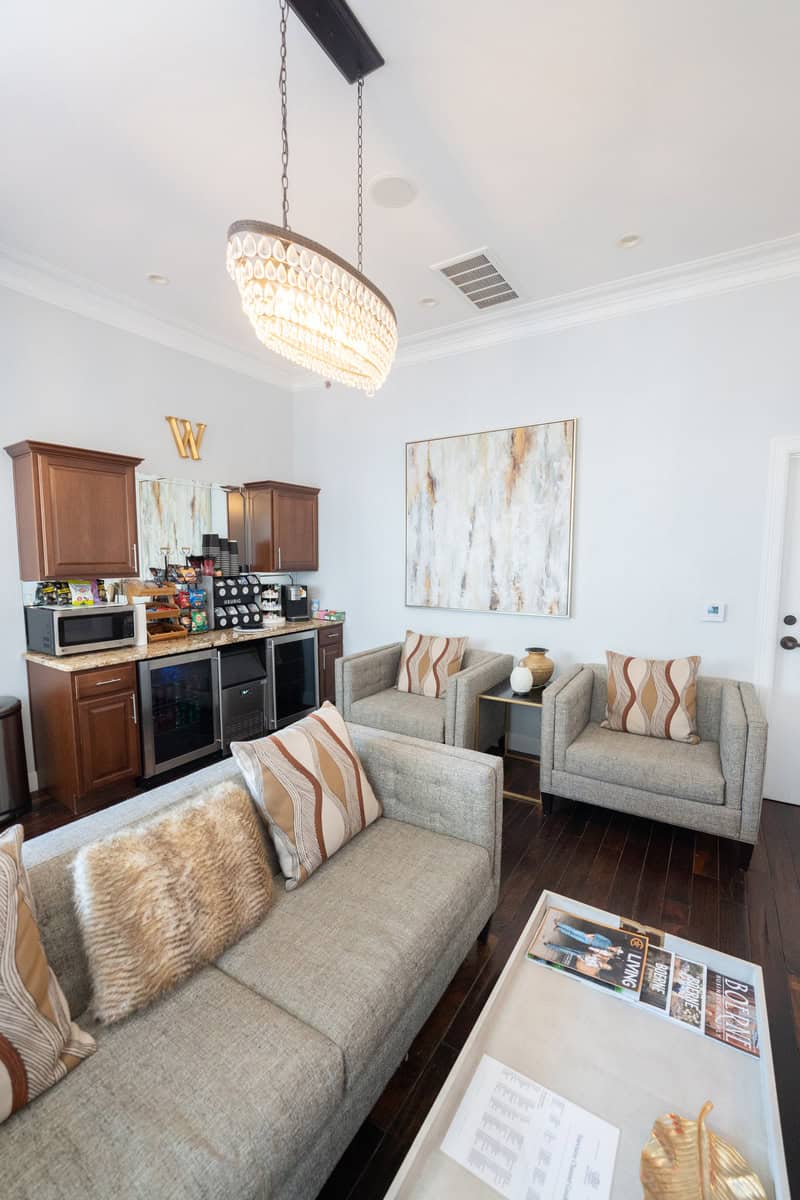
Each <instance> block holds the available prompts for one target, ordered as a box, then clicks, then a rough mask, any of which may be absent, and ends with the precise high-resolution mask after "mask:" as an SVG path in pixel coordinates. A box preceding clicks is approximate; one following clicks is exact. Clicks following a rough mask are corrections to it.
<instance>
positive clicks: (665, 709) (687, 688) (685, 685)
mask: <svg viewBox="0 0 800 1200" xmlns="http://www.w3.org/2000/svg"><path fill="white" fill-rule="evenodd" d="M606 660H607V662H608V704H607V707H606V719H605V721H603V726H604V727H605V728H606V729H615V730H617V731H619V732H621V733H638V734H641V735H643V736H644V737H656V738H668V739H670V740H671V741H673V742H689V743H691V744H692V745H696V744H697V742H699V741H700V738H699V737H698V736H697V672H698V671H699V669H700V659H699V657H698V656H697V655H694V656H692V657H691V658H670V659H666V660H663V661H662V660H660V659H656V658H635V657H633V656H632V655H629V654H617V653H615V652H614V651H613V650H607V651H606Z"/></svg>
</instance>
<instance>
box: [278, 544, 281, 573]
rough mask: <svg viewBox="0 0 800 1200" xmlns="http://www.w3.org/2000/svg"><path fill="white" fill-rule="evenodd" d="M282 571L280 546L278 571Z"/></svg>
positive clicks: (279, 550) (279, 549)
mask: <svg viewBox="0 0 800 1200" xmlns="http://www.w3.org/2000/svg"><path fill="white" fill-rule="evenodd" d="M280 569H281V548H280V546H278V570H279V571H280Z"/></svg>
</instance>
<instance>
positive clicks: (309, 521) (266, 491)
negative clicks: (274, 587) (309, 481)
mask: <svg viewBox="0 0 800 1200" xmlns="http://www.w3.org/2000/svg"><path fill="white" fill-rule="evenodd" d="M318 496H319V488H310V487H302V486H300V485H299V484H293V483H277V482H275V481H274V480H264V481H262V482H260V483H246V484H245V485H244V526H245V539H244V540H245V546H246V550H247V561H248V563H249V565H250V567H251V569H252V570H254V571H316V570H317V569H318V566H319V550H318V537H317V508H318Z"/></svg>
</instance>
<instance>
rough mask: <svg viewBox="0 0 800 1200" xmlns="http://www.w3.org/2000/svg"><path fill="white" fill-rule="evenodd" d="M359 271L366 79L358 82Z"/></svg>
mask: <svg viewBox="0 0 800 1200" xmlns="http://www.w3.org/2000/svg"><path fill="white" fill-rule="evenodd" d="M357 232H358V269H359V271H363V269H364V262H363V260H364V78H363V76H362V77H361V79H359V81H358V231H357Z"/></svg>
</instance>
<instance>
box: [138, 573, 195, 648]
mask: <svg viewBox="0 0 800 1200" xmlns="http://www.w3.org/2000/svg"><path fill="white" fill-rule="evenodd" d="M177 590H178V589H177V587H176V585H175V584H174V583H140V582H138V581H133V580H132V581H131V582H130V583H128V585H127V595H128V602H129V603H130V604H133V598H134V596H146V597H147V598H148V602H147V604H146V605H145V619H146V621H147V640H148V642H167V641H171V640H173V639H175V640H177V639H178V638H185V637H188V633H187V631H186V629H185V628H184V627H183V625H182V624H181V610H180V608H179V607H178V606H177V604H176V603H175V594H176V592H177Z"/></svg>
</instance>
